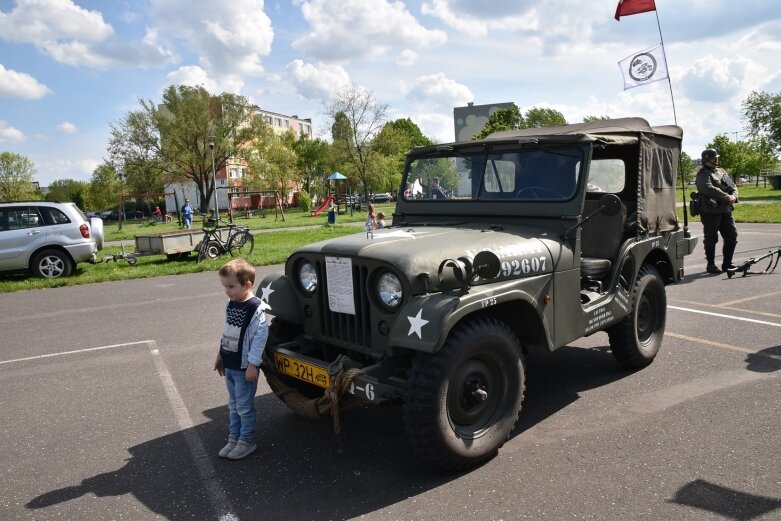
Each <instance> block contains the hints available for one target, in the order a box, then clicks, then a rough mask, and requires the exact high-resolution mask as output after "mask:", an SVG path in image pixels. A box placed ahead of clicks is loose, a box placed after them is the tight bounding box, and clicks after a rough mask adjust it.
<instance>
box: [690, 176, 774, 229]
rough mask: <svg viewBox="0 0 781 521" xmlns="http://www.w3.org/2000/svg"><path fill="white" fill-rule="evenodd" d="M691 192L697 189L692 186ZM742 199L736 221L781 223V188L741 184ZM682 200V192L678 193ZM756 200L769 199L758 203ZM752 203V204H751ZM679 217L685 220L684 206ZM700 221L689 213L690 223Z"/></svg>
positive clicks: (739, 193)
mask: <svg viewBox="0 0 781 521" xmlns="http://www.w3.org/2000/svg"><path fill="white" fill-rule="evenodd" d="M690 188H691V190H688V191H687V192H686V196H687V197H688V194H689V192H692V191H694V190H695V188H694V187H693V186H692V187H690ZM738 195H739V197H740V201H741V202H743V203H746V204H740V203H738V204H737V205H735V213H734V214H733V215H734V217H735V221H736V222H739V223H781V190H773V189H772V188H771V187H770V186H768V187H766V188H765V187H762V186H759V187H756V186H753V185H741V186H739V187H738ZM677 198H678V200H680V193H679V194H678V195H677ZM754 201H767V202H761V203H756V202H754ZM749 203H751V204H749ZM677 210H678V219H679V220H680V221H681V222H683V208H681V207H678V209H677ZM692 222H697V223H699V222H700V218H699V217H692V216H691V215H689V223H692Z"/></svg>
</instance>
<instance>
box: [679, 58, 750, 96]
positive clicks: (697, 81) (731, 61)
mask: <svg viewBox="0 0 781 521" xmlns="http://www.w3.org/2000/svg"><path fill="white" fill-rule="evenodd" d="M748 67H749V60H747V59H746V58H744V57H742V56H733V57H725V58H716V57H714V56H711V55H710V54H709V55H707V56H705V57H703V58H701V59H699V60H697V61H695V62H694V63H692V64H691V65H690V66H689V67H687V68H686V70H685V71H684V73H683V77H682V78H681V85H682V86H683V88H684V89H685V90H686V92H687V94H688V95H689V96H691V97H693V98H696V99H698V100H699V101H711V102H719V101H724V100H727V99H730V98H732V97H733V96H735V95H736V94H738V93H739V91H740V88H741V84H742V83H743V81H744V80H745V78H746V72H747V69H748Z"/></svg>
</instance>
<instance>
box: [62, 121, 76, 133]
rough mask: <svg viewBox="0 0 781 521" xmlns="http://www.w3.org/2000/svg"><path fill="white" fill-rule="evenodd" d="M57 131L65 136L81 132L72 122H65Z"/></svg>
mask: <svg viewBox="0 0 781 521" xmlns="http://www.w3.org/2000/svg"><path fill="white" fill-rule="evenodd" d="M57 130H59V131H60V132H62V133H63V134H75V133H76V132H78V131H79V129H77V128H76V125H74V124H73V123H71V122H70V121H63V122H62V123H60V124H59V125H57Z"/></svg>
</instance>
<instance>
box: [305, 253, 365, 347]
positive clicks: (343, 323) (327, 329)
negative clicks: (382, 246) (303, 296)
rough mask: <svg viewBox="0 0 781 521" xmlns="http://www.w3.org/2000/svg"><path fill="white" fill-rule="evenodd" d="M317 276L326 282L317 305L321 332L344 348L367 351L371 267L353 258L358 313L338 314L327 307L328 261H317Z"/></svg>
mask: <svg viewBox="0 0 781 521" xmlns="http://www.w3.org/2000/svg"><path fill="white" fill-rule="evenodd" d="M315 269H316V270H317V278H318V279H319V280H321V281H323V284H322V288H323V291H319V292H318V293H317V295H318V297H317V298H318V302H317V306H318V308H319V309H320V310H321V314H320V316H321V320H320V331H319V333H320V335H321V336H322V337H324V338H325V339H328V340H331V341H332V342H334V343H336V344H339V345H342V346H344V347H352V348H357V349H358V350H365V349H368V348H369V347H370V342H371V326H370V320H369V319H370V310H369V299H368V295H369V290H368V288H367V281H368V278H369V277H368V273H369V269H368V267H367V266H365V265H362V264H360V261H358V262H356V259H353V265H352V269H353V273H352V275H353V277H352V278H353V298H354V299H355V315H350V314H349V313H335V312H333V311H331V308H330V307H329V306H328V293H327V292H328V284H327V283H326V282H325V281H326V276H325V260H324V259H317V261H315Z"/></svg>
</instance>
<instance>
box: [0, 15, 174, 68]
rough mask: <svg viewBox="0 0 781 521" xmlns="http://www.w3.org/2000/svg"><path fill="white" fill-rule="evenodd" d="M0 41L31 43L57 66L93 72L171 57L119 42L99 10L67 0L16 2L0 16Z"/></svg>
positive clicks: (164, 52) (146, 45)
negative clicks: (69, 66)
mask: <svg viewBox="0 0 781 521" xmlns="http://www.w3.org/2000/svg"><path fill="white" fill-rule="evenodd" d="M0 39H3V40H6V41H9V42H15V43H27V44H33V45H35V46H36V47H37V48H38V49H40V50H41V51H43V52H44V53H46V54H48V55H49V56H51V57H52V58H53V59H55V60H57V61H58V62H60V63H64V64H67V65H73V66H77V67H81V66H84V67H90V68H96V69H108V68H112V67H118V66H129V67H146V66H150V65H159V64H162V63H165V62H167V61H170V60H171V59H172V56H173V53H171V52H170V51H168V50H166V49H163V48H161V47H159V46H155V45H150V44H149V42H145V41H142V42H137V43H126V42H122V41H120V40H119V39H118V38H117V37H116V35H115V33H114V28H113V27H112V26H111V25H110V24H108V23H107V22H106V21H105V20H104V19H103V15H102V14H101V13H100V12H99V11H95V10H89V9H84V8H82V7H79V6H77V5H76V4H74V3H73V1H72V0H18V1H17V3H16V6H15V7H14V8H13V9H12V10H11V11H10V12H8V13H2V12H0Z"/></svg>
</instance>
